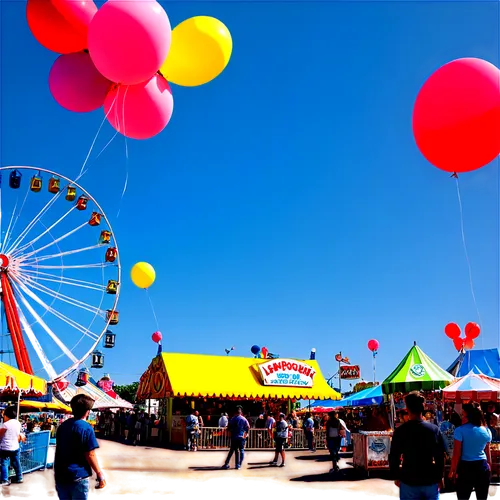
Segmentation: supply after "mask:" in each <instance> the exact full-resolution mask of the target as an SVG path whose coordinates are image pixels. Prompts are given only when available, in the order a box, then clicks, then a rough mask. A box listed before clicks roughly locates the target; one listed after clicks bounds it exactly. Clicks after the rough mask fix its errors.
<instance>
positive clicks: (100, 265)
mask: <svg viewBox="0 0 500 500" xmlns="http://www.w3.org/2000/svg"><path fill="white" fill-rule="evenodd" d="M24 267H33V268H35V269H91V268H92V269H100V268H106V267H111V266H110V265H109V264H108V263H107V262H97V263H95V264H81V265H79V266H78V265H76V266H46V265H43V266H33V265H29V266H24V265H23V264H20V265H19V268H20V270H21V273H22V272H24V270H23V269H22V268H24Z"/></svg>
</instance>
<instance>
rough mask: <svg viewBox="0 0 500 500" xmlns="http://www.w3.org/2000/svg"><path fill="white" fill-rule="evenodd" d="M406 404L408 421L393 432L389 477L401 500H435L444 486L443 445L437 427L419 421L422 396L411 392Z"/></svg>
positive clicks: (422, 410) (444, 445)
mask: <svg viewBox="0 0 500 500" xmlns="http://www.w3.org/2000/svg"><path fill="white" fill-rule="evenodd" d="M405 401H406V409H407V410H408V414H409V420H408V422H406V423H404V424H403V425H401V426H400V427H398V428H397V429H396V430H395V431H394V436H393V438H392V444H391V453H390V455H389V465H390V469H391V474H392V475H393V477H394V479H395V484H396V486H398V487H399V498H400V499H402V500H406V499H411V498H419V499H421V500H437V499H438V498H439V490H440V489H441V488H442V485H443V478H444V462H445V452H446V444H445V442H444V439H443V436H442V434H441V432H440V431H439V429H438V427H437V426H435V425H433V424H430V423H428V422H425V421H424V420H423V419H422V414H423V413H424V402H425V399H424V397H423V396H422V395H421V394H420V393H419V392H411V393H410V394H408V396H406V398H405ZM401 458H402V459H403V466H402V467H401Z"/></svg>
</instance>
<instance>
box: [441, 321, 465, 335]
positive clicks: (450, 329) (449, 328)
mask: <svg viewBox="0 0 500 500" xmlns="http://www.w3.org/2000/svg"><path fill="white" fill-rule="evenodd" d="M444 333H446V336H447V337H449V338H450V339H458V337H460V333H461V332H460V327H459V326H458V325H457V324H456V323H448V324H447V325H446V326H445V327H444Z"/></svg>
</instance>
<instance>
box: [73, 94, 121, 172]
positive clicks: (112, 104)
mask: <svg viewBox="0 0 500 500" xmlns="http://www.w3.org/2000/svg"><path fill="white" fill-rule="evenodd" d="M117 94H118V93H117ZM115 101H116V96H115V98H114V99H113V102H112V103H111V106H110V108H109V110H108V112H107V113H106V115H105V116H104V118H103V120H102V122H101V124H100V125H99V128H98V129H97V133H96V134H95V136H94V139H93V140H92V143H91V145H90V148H89V150H88V152H87V156H86V157H85V161H84V162H83V165H82V168H81V169H80V173H79V174H78V177H77V179H76V180H77V181H78V180H79V179H80V178H81V177H82V176H83V174H84V173H85V172H84V170H85V166H86V165H87V162H88V161H89V158H90V155H91V154H92V151H93V150H94V146H95V143H96V141H97V138H98V137H99V134H100V133H101V130H102V127H103V126H104V123H106V120H107V119H108V116H109V113H111V110H112V109H113V106H114V105H115Z"/></svg>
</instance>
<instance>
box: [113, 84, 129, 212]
mask: <svg viewBox="0 0 500 500" xmlns="http://www.w3.org/2000/svg"><path fill="white" fill-rule="evenodd" d="M128 89H129V88H128V87H127V88H126V89H125V95H124V96H123V106H122V125H123V135H125V99H126V98H127V92H128ZM118 91H119V89H118ZM117 94H118V92H117ZM128 162H129V158H128V142H127V136H126V135H125V183H124V184H123V191H122V195H121V197H120V202H119V205H118V213H117V214H116V218H117V219H118V217H120V212H121V209H122V202H123V197H124V196H125V193H126V191H127V186H128Z"/></svg>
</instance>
